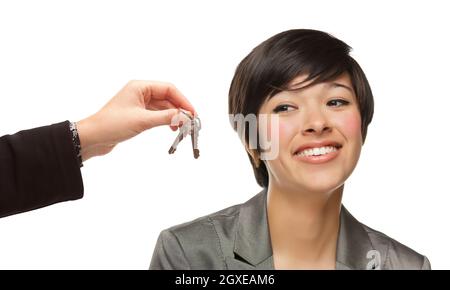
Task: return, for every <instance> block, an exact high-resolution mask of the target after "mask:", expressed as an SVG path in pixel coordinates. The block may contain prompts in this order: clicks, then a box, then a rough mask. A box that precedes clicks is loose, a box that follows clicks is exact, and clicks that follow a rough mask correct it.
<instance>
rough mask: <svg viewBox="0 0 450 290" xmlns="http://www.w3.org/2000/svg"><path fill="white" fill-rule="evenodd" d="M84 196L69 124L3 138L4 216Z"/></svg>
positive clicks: (0, 184) (0, 185) (0, 199)
mask: <svg viewBox="0 0 450 290" xmlns="http://www.w3.org/2000/svg"><path fill="white" fill-rule="evenodd" d="M81 197H83V180H82V177H81V171H80V167H79V164H78V160H77V157H76V153H75V148H74V146H73V143H72V136H71V133H70V130H69V121H65V122H61V123H57V124H53V125H50V126H44V127H39V128H34V129H30V130H24V131H20V132H18V133H16V134H14V135H5V136H3V137H0V217H4V216H7V215H12V214H16V213H20V212H24V211H29V210H33V209H37V208H40V207H44V206H47V205H51V204H54V203H57V202H61V201H67V200H74V199H79V198H81Z"/></svg>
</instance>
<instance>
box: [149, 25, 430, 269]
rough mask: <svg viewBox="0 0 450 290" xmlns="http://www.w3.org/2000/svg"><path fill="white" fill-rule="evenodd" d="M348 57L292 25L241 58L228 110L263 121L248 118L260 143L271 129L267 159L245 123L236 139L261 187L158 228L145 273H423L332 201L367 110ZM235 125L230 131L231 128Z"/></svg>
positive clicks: (421, 264)
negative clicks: (217, 207) (202, 214)
mask: <svg viewBox="0 0 450 290" xmlns="http://www.w3.org/2000/svg"><path fill="white" fill-rule="evenodd" d="M349 52H350V47H349V46H348V45H347V44H345V43H344V42H342V41H341V40H339V39H337V38H335V37H333V36H331V35H329V34H327V33H325V32H321V31H316V30H306V29H298V30H289V31H285V32H282V33H280V34H277V35H275V36H273V37H271V38H269V39H268V40H266V41H264V42H263V43H261V44H260V45H258V46H257V47H256V48H254V49H253V50H252V52H251V53H250V54H249V55H247V56H246V57H245V58H244V59H243V60H242V62H241V63H240V64H239V66H238V67H237V70H236V73H235V75H234V78H233V81H232V83H231V87H230V93H229V112H230V114H231V115H232V116H235V115H243V116H250V115H254V116H263V115H264V116H270V118H268V120H269V121H268V122H266V123H265V122H261V119H258V118H249V119H248V120H258V121H256V122H257V124H256V125H257V127H258V130H257V132H258V134H259V137H261V134H262V132H276V134H275V135H271V139H272V140H275V141H276V142H275V143H276V146H277V150H275V152H277V154H276V155H275V156H273V155H271V158H263V151H264V150H263V149H266V148H265V147H264V146H261V144H259V143H257V144H256V145H257V146H251V145H252V143H254V140H252V136H253V134H252V132H250V131H251V128H254V127H255V126H253V125H254V124H248V123H246V124H245V126H244V128H245V129H246V130H245V133H244V134H241V135H240V137H241V139H242V141H243V143H244V145H245V148H246V150H247V152H248V156H249V159H250V162H251V164H252V166H253V170H254V173H255V178H256V181H257V182H258V184H259V185H261V186H262V187H263V190H262V191H261V192H260V193H259V194H257V195H256V196H254V197H253V198H252V199H250V200H249V201H247V202H246V203H243V204H240V205H235V206H232V207H229V208H227V209H224V210H222V211H219V212H217V213H214V214H211V215H208V216H205V217H202V218H199V219H196V220H194V221H191V222H188V223H185V224H182V225H178V226H175V227H172V228H170V229H167V230H164V231H163V232H162V233H161V234H160V237H159V239H158V242H157V245H156V248H155V252H154V254H153V258H152V262H151V265H150V268H151V269H430V263H429V261H428V259H427V258H426V257H425V256H423V255H420V254H418V253H416V252H415V251H413V250H412V249H410V248H408V247H406V246H404V245H402V244H401V243H399V242H397V241H395V240H394V239H392V238H390V237H388V236H386V235H384V234H382V233H380V232H378V231H375V230H373V229H371V228H369V227H367V226H365V225H363V224H362V223H360V222H358V221H357V220H356V219H355V218H354V217H353V216H352V215H351V214H350V213H349V212H348V211H347V210H346V209H345V207H344V206H342V205H341V200H342V194H343V191H344V183H345V181H346V180H347V178H348V177H349V176H350V174H351V173H352V172H353V170H354V169H355V167H356V164H357V162H358V159H359V156H360V152H361V147H362V146H363V144H364V140H365V137H366V135H367V128H368V126H369V124H370V122H371V120H372V116H373V110H374V104H373V96H372V92H371V89H370V86H369V83H368V81H367V79H366V77H365V75H364V72H363V71H362V69H361V68H360V66H359V65H358V63H357V62H356V61H355V60H354V59H353V58H352V57H351V56H350V55H349ZM233 120H242V119H240V118H237V119H233ZM244 120H245V119H244ZM275 120H276V121H275ZM241 125H242V124H236V123H234V124H233V127H234V129H235V130H236V131H238V132H239V129H238V127H239V126H241ZM273 129H275V130H273ZM263 139H264V138H263ZM258 140H261V139H260V138H258Z"/></svg>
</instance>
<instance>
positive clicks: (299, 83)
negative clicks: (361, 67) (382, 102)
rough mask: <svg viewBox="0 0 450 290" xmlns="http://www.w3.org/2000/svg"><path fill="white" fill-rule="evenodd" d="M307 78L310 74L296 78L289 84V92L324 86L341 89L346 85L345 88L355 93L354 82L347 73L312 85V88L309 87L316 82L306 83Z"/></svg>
mask: <svg viewBox="0 0 450 290" xmlns="http://www.w3.org/2000/svg"><path fill="white" fill-rule="evenodd" d="M307 78H308V74H302V75H299V76H297V77H295V78H294V79H293V80H292V81H290V82H289V84H288V89H289V90H301V89H302V88H304V89H308V88H311V87H316V86H323V85H326V86H325V87H327V88H330V89H331V88H335V87H339V85H344V86H346V87H348V88H350V89H351V91H352V92H353V85H352V81H351V79H350V75H349V74H348V73H347V72H345V73H343V74H341V75H339V76H338V77H337V78H335V79H332V80H328V81H325V82H320V83H316V84H314V85H311V86H310V87H308V86H309V85H310V84H311V83H313V82H314V79H312V80H309V81H307V82H304V81H305V80H306V79H307Z"/></svg>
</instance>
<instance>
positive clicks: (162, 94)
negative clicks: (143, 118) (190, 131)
mask: <svg viewBox="0 0 450 290" xmlns="http://www.w3.org/2000/svg"><path fill="white" fill-rule="evenodd" d="M136 82H137V83H138V85H139V86H140V87H141V91H142V92H143V94H144V97H146V98H149V99H146V103H147V104H149V105H152V104H154V103H155V102H156V101H159V102H160V103H159V105H162V104H164V105H163V106H164V107H166V108H169V107H170V106H169V105H168V103H165V102H169V103H171V104H172V105H173V106H175V107H177V108H183V109H185V110H188V111H190V112H192V113H193V114H195V109H194V106H192V104H191V103H190V102H189V101H188V99H187V98H186V97H185V96H184V95H183V94H182V93H181V92H180V91H179V90H178V89H177V88H176V87H175V86H174V85H173V84H171V83H164V82H156V81H136ZM164 101H165V102H164Z"/></svg>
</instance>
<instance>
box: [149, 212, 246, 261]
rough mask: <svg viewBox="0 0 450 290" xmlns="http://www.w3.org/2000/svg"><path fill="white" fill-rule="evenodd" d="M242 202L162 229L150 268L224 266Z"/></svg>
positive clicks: (231, 246)
mask: <svg viewBox="0 0 450 290" xmlns="http://www.w3.org/2000/svg"><path fill="white" fill-rule="evenodd" d="M241 206H242V204H238V205H234V206H231V207H228V208H225V209H223V210H220V211H218V212H214V213H211V214H208V215H205V216H203V217H200V218H197V219H195V220H192V221H189V222H186V223H183V224H179V225H176V226H173V227H170V228H168V229H165V230H163V231H162V232H161V234H160V235H159V238H158V241H157V243H156V247H155V251H154V253H153V257H152V262H151V264H150V269H226V261H225V260H226V258H225V257H226V256H227V255H228V254H229V253H230V252H232V251H233V249H232V248H233V241H234V236H235V234H234V233H235V229H236V224H237V220H238V219H239V212H240V208H241Z"/></svg>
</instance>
